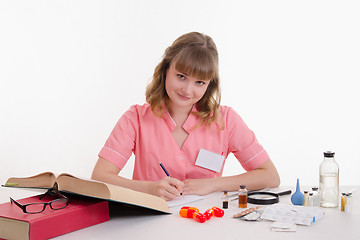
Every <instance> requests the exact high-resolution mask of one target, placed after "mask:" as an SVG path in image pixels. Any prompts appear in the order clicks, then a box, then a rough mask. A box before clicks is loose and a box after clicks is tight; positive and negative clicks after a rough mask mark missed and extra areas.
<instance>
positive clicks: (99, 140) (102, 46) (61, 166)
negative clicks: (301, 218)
mask: <svg viewBox="0 0 360 240" xmlns="http://www.w3.org/2000/svg"><path fill="white" fill-rule="evenodd" d="M359 12H360V3H359V1H346V0H339V1H316V0H311V1H306V0H304V1H289V0H284V1H235V0H234V1H218V0H214V1H211V0H204V1H196V0H182V1H166V0H161V1H160V0H152V1H146V0H144V1H140V0H135V1H118V0H112V1H109V0H99V1H94V0H83V1H79V0H70V1H45V0H44V1H36V0H35V1H25V0H24V1H1V2H0V81H1V85H0V107H1V111H0V115H1V117H0V123H1V124H0V154H1V165H0V182H1V183H4V182H5V180H6V179H7V178H8V177H11V176H30V175H33V174H36V173H39V172H42V171H49V170H50V171H54V172H56V173H61V172H70V173H73V174H76V175H77V176H81V177H87V178H89V177H90V175H91V171H92V169H93V167H94V164H95V162H96V160H97V154H98V152H99V151H100V149H101V147H102V146H103V144H104V142H105V141H106V139H107V137H108V135H109V134H110V131H111V130H112V128H113V127H114V125H115V123H116V121H117V120H118V118H119V117H120V116H121V114H122V113H123V112H124V111H126V110H127V109H128V108H129V107H130V106H131V105H132V104H135V103H138V104H142V103H143V102H144V101H145V97H144V92H145V87H146V84H147V82H148V81H149V79H150V78H151V76H152V73H153V69H154V67H155V66H156V64H157V63H158V62H159V61H160V59H161V56H162V54H163V52H164V50H165V48H166V47H167V46H169V45H170V44H171V43H172V41H173V40H175V39H176V38H177V37H178V36H180V35H181V34H183V33H187V32H190V31H199V32H203V33H206V34H208V35H210V36H211V37H212V38H213V39H214V40H215V42H216V44H217V47H218V50H219V55H220V75H221V84H222V104H224V105H230V106H232V107H233V108H234V109H235V110H236V111H237V112H238V113H239V114H240V115H241V116H242V117H243V119H244V120H245V121H246V123H247V124H248V126H249V127H250V128H251V129H252V130H253V131H254V132H255V133H256V135H257V137H258V139H259V141H260V142H261V143H262V145H263V146H264V147H265V148H266V149H267V151H268V152H269V154H270V156H271V158H272V160H273V161H274V163H275V165H276V166H277V168H278V170H279V173H280V176H281V180H282V184H283V185H295V183H296V178H300V182H301V184H307V185H314V186H315V185H317V184H318V167H319V164H320V162H321V161H322V159H323V156H322V153H323V151H326V150H332V151H335V152H336V160H337V162H338V163H339V166H340V184H341V185H353V184H357V185H359V184H360V177H359V161H360V154H359V152H358V151H359V150H360V148H359V147H360V127H359V123H360V114H359V103H360V95H359V93H358V92H359V89H360V88H359V84H358V83H357V82H358V81H359V79H360V71H359V70H360V69H359V67H360V57H359V56H360V44H359V43H360V30H359V29H360V26H359V25H360V14H359ZM133 161H134V160H133V158H131V160H130V161H129V162H128V164H127V165H126V166H125V169H124V170H123V171H122V172H121V175H123V176H127V177H131V174H132V166H133ZM239 172H243V170H242V168H241V166H240V165H239V163H238V162H237V160H236V159H235V158H234V157H233V156H230V157H229V158H228V160H227V162H226V165H225V170H224V175H231V174H237V173H239Z"/></svg>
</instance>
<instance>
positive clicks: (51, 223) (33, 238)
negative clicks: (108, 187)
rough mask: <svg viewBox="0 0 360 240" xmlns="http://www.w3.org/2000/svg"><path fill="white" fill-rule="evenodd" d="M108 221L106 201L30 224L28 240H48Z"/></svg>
mask: <svg viewBox="0 0 360 240" xmlns="http://www.w3.org/2000/svg"><path fill="white" fill-rule="evenodd" d="M54 211H56V210H54ZM108 220H109V207H108V201H101V202H98V203H95V204H93V205H91V206H87V207H80V208H77V209H72V211H64V213H63V214H61V215H54V216H53V217H52V216H51V215H49V217H48V218H43V219H41V220H38V221H36V222H33V223H30V229H29V239H30V240H41V239H49V238H53V237H56V236H59V235H63V234H66V233H69V232H73V231H76V230H79V229H82V228H86V227H90V226H92V225H95V224H99V223H102V222H105V221H108Z"/></svg>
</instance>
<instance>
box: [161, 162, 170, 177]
mask: <svg viewBox="0 0 360 240" xmlns="http://www.w3.org/2000/svg"><path fill="white" fill-rule="evenodd" d="M160 167H161V168H162V169H163V170H164V172H165V173H166V176H168V177H171V176H170V174H169V172H168V171H167V170H166V168H165V167H164V165H163V164H162V163H160Z"/></svg>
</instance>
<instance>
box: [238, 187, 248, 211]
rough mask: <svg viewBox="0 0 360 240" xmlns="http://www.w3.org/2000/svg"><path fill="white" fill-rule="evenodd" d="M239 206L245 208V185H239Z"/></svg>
mask: <svg viewBox="0 0 360 240" xmlns="http://www.w3.org/2000/svg"><path fill="white" fill-rule="evenodd" d="M239 208H247V190H246V186H245V185H240V190H239Z"/></svg>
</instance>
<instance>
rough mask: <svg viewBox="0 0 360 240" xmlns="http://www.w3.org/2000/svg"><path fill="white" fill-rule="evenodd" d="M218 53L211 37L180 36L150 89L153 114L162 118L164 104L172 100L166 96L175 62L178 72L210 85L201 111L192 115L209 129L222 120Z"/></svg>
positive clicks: (190, 34) (155, 73)
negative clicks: (168, 80) (167, 79)
mask: <svg viewBox="0 0 360 240" xmlns="http://www.w3.org/2000/svg"><path fill="white" fill-rule="evenodd" d="M218 61H219V60H218V52H217V48H216V45H215V43H214V41H213V40H212V39H211V38H210V37H209V36H207V35H205V34H202V33H198V32H190V33H187V34H184V35H182V36H180V37H179V38H178V39H176V40H175V41H174V42H173V44H172V45H171V46H170V47H168V48H167V49H166V50H165V53H164V56H163V59H162V61H161V62H160V63H159V64H158V65H157V66H156V68H155V71H154V74H153V78H152V81H151V82H150V83H149V84H148V86H147V88H146V94H145V95H146V101H147V102H148V103H149V104H150V106H151V109H152V111H153V113H154V114H155V115H156V116H161V115H162V113H163V111H164V110H165V109H164V104H165V105H166V103H167V102H168V101H169V96H168V95H167V93H166V89H165V81H166V73H167V70H168V69H169V67H170V65H171V63H174V66H175V69H176V70H177V71H179V72H182V73H185V74H186V75H188V76H193V77H196V78H198V79H201V80H209V79H210V83H209V85H208V87H207V90H206V92H205V94H204V96H203V97H202V98H201V99H200V100H199V101H198V102H197V103H196V109H197V110H198V112H192V114H195V115H197V116H198V117H200V118H201V119H202V122H201V124H204V123H206V124H207V125H208V126H209V125H210V124H211V123H212V122H214V121H215V122H217V123H218V124H219V125H221V122H220V120H219V110H218V108H219V105H220V99H221V94H220V82H219V81H220V80H219V67H218Z"/></svg>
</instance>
